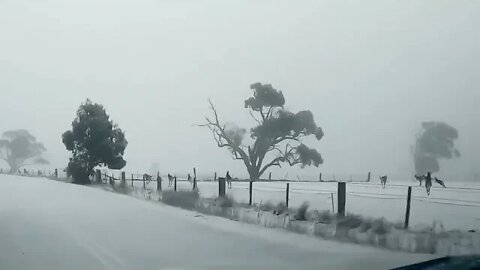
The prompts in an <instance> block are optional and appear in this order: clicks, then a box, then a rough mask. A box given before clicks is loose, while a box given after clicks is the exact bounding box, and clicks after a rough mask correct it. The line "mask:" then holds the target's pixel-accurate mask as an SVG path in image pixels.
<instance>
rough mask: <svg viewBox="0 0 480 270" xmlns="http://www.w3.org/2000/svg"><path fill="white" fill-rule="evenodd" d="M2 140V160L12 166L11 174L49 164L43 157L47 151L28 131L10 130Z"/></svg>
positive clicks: (0, 152) (0, 155) (0, 141)
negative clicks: (30, 166)
mask: <svg viewBox="0 0 480 270" xmlns="http://www.w3.org/2000/svg"><path fill="white" fill-rule="evenodd" d="M2 138H3V139H0V159H3V160H4V161H5V162H7V164H8V166H10V173H15V172H16V171H18V169H20V168H22V167H24V166H28V165H33V164H48V161H47V160H46V159H44V158H42V157H41V154H42V153H43V152H44V151H46V149H45V147H44V146H43V144H42V143H40V142H37V139H36V138H35V137H34V136H33V135H32V134H30V132H28V131H27V130H24V129H19V130H10V131H6V132H4V133H3V134H2Z"/></svg>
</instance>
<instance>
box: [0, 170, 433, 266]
mask: <svg viewBox="0 0 480 270" xmlns="http://www.w3.org/2000/svg"><path fill="white" fill-rule="evenodd" d="M430 258H432V257H431V256H429V255H419V254H405V253H394V252H389V251H384V250H380V249H374V248H370V247H364V246H358V245H352V244H342V243H337V242H331V241H325V240H321V239H318V238H314V237H309V236H305V235H298V234H293V233H289V232H285V231H281V230H274V229H266V228H262V227H260V226H255V225H247V224H242V223H238V222H234V221H230V220H226V219H223V218H219V217H211V216H204V215H200V214H198V213H195V212H190V211H184V210H181V209H178V208H173V207H170V206H165V205H163V204H160V203H154V202H147V201H142V200H137V199H134V198H131V197H128V196H126V195H120V194H114V193H110V192H106V191H103V190H100V189H96V188H92V187H83V186H77V185H73V184H66V183H61V182H56V181H52V180H47V179H41V178H26V177H16V176H7V175H0V269H9V270H15V269H21V270H28V269H49V270H55V269H70V270H75V269H78V270H85V269H91V270H95V269H115V270H117V269H276V270H278V269H388V268H391V267H394V266H400V265H404V264H409V263H413V262H418V261H421V260H426V259H430Z"/></svg>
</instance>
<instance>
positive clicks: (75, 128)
mask: <svg viewBox="0 0 480 270" xmlns="http://www.w3.org/2000/svg"><path fill="white" fill-rule="evenodd" d="M62 141H63V144H64V145H65V147H66V149H67V150H68V151H71V152H72V157H71V158H70V161H69V163H68V167H67V174H68V175H70V176H72V177H73V179H74V182H75V183H81V184H85V183H89V182H90V180H89V176H90V175H92V174H93V170H94V168H95V167H96V166H106V167H108V168H110V169H122V168H123V167H125V165H126V164H127V162H126V161H125V160H124V159H123V154H124V151H125V148H126V147H127V144H128V142H127V140H126V138H125V134H124V132H123V131H122V130H121V129H120V128H119V127H118V125H116V124H114V123H113V121H111V120H110V117H109V116H108V114H107V113H106V111H105V109H104V107H103V106H102V105H100V104H97V103H92V102H91V101H90V100H88V99H87V101H86V102H85V103H83V104H81V105H80V107H79V108H78V110H77V116H76V118H75V119H74V120H73V122H72V129H71V130H68V131H66V132H65V133H63V135H62Z"/></svg>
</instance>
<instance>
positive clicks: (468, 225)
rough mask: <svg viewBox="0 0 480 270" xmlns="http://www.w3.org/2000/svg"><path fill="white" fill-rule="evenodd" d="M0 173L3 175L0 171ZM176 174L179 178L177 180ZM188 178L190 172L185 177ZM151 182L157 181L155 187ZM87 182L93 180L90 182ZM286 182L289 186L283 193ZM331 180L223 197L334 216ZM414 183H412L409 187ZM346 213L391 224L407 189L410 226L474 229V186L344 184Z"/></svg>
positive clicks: (264, 184)
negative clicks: (304, 208)
mask: <svg viewBox="0 0 480 270" xmlns="http://www.w3.org/2000/svg"><path fill="white" fill-rule="evenodd" d="M0 173H7V171H5V170H3V169H0ZM17 174H20V175H24V176H36V177H50V178H59V179H61V178H67V175H66V172H65V171H64V170H61V169H53V170H25V171H23V170H22V171H19V172H17ZM178 175H180V177H179V176H178ZM124 176H125V179H124V180H123V181H124V184H125V185H126V186H128V187H130V188H132V192H133V193H135V194H136V195H135V196H136V197H141V196H143V197H144V198H158V196H159V195H158V194H159V193H158V192H156V191H157V190H158V189H160V190H174V189H175V186H176V189H177V190H184V191H187V190H192V189H193V186H194V183H193V181H188V173H187V174H177V178H176V185H175V184H174V183H173V181H169V180H168V176H167V175H161V174H157V175H153V176H151V175H149V174H144V173H140V172H125V173H124ZM190 176H191V178H190V179H191V180H192V179H194V176H195V175H194V174H191V175H190ZM100 179H101V181H102V182H103V183H110V184H113V185H118V184H120V183H122V172H120V171H108V170H102V171H100ZM157 179H160V183H158V181H157ZM92 180H93V179H92ZM287 183H288V185H289V189H288V195H287ZM337 184H338V183H337V182H333V181H322V182H320V181H315V182H314V181H284V180H283V181H281V180H276V181H269V180H260V181H255V182H253V183H252V188H251V190H250V183H249V180H247V179H235V180H232V183H231V187H230V188H229V187H228V185H227V188H226V190H225V193H226V195H227V196H229V197H231V198H233V199H234V200H235V201H237V202H241V203H250V202H251V203H252V204H257V205H259V204H267V203H271V204H279V203H286V200H287V198H288V200H289V202H288V205H289V207H291V208H296V207H299V206H300V205H301V204H302V203H304V202H308V204H309V205H310V208H311V209H312V210H317V211H329V212H338V206H339V205H338V199H339V198H338V197H339V193H338V186H337ZM411 184H414V185H411ZM346 186H347V188H346V193H345V196H346V214H347V215H351V214H356V215H362V216H366V217H371V218H386V219H387V220H391V221H403V220H404V219H405V211H406V204H407V189H408V187H409V186H412V196H411V204H412V205H411V224H413V225H415V224H432V222H440V223H442V224H443V225H444V226H445V227H447V228H451V229H472V228H473V229H479V228H480V216H479V214H478V213H480V184H476V185H475V184H470V187H467V186H462V185H459V186H454V185H453V183H452V186H449V187H448V188H441V187H432V191H431V194H430V196H428V195H427V194H426V192H425V188H424V187H420V186H417V185H416V183H414V182H412V183H409V182H403V183H401V182H397V183H388V184H387V185H386V187H385V188H382V187H381V185H380V183H379V182H374V181H370V182H367V181H357V182H356V181H352V182H347V184H346ZM196 189H197V190H198V191H199V192H200V194H201V196H202V197H217V196H218V195H219V181H218V178H217V179H215V175H214V174H212V177H210V178H208V177H202V178H200V179H198V180H196Z"/></svg>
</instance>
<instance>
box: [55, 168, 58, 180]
mask: <svg viewBox="0 0 480 270" xmlns="http://www.w3.org/2000/svg"><path fill="white" fill-rule="evenodd" d="M55 178H58V169H55Z"/></svg>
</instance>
